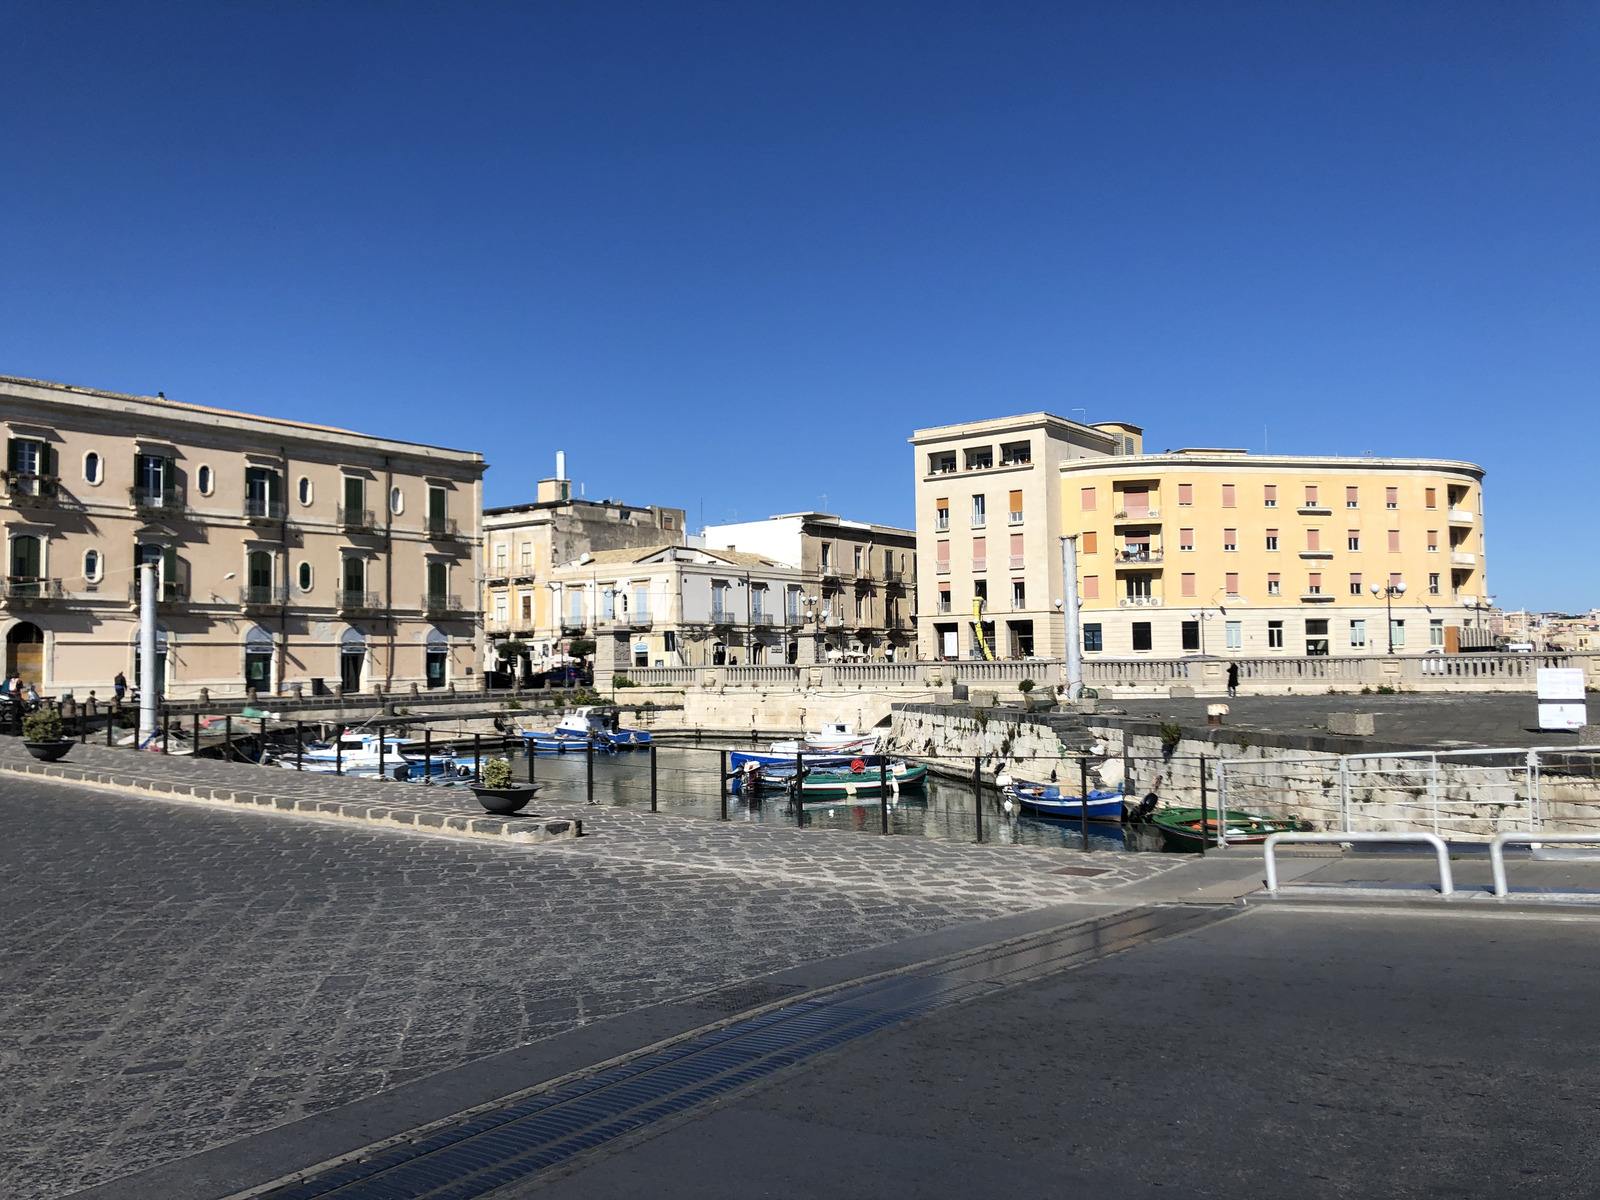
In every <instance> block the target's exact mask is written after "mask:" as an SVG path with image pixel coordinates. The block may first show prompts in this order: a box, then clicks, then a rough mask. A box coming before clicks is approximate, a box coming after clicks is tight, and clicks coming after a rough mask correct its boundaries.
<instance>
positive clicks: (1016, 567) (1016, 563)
mask: <svg viewBox="0 0 1600 1200" xmlns="http://www.w3.org/2000/svg"><path fill="white" fill-rule="evenodd" d="M1024 557H1025V556H1024V555H1021V554H1013V555H1012V556H1011V569H1012V570H1013V571H1020V570H1022V560H1023V558H1024Z"/></svg>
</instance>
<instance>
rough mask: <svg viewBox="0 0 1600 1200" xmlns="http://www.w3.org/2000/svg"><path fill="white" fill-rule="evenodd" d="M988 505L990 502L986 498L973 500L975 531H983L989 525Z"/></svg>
mask: <svg viewBox="0 0 1600 1200" xmlns="http://www.w3.org/2000/svg"><path fill="white" fill-rule="evenodd" d="M988 504H989V502H988V500H987V498H986V497H983V496H974V497H973V498H972V527H973V528H974V529H982V528H983V527H984V526H985V525H986V524H988V521H989V515H988V513H989V508H988Z"/></svg>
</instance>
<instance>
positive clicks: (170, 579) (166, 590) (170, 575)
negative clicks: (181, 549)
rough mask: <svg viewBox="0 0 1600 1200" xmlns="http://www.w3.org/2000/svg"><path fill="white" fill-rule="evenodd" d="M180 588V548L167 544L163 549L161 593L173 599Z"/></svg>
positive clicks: (166, 597) (164, 596)
mask: <svg viewBox="0 0 1600 1200" xmlns="http://www.w3.org/2000/svg"><path fill="white" fill-rule="evenodd" d="M177 590H178V548H177V547H176V546H165V547H163V548H162V550H161V595H162V597H163V598H165V599H168V600H170V599H172V597H173V596H174V595H176V594H177Z"/></svg>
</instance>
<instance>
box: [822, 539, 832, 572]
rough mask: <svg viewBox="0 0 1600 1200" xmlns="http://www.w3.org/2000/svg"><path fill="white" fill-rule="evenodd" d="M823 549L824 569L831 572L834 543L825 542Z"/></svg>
mask: <svg viewBox="0 0 1600 1200" xmlns="http://www.w3.org/2000/svg"><path fill="white" fill-rule="evenodd" d="M821 549H822V569H823V570H824V571H828V570H831V569H832V568H833V543H832V542H823V543H822V547H821Z"/></svg>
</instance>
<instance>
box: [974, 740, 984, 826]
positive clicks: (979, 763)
mask: <svg viewBox="0 0 1600 1200" xmlns="http://www.w3.org/2000/svg"><path fill="white" fill-rule="evenodd" d="M972 815H973V816H974V817H975V818H976V819H977V822H978V841H979V842H980V843H981V842H982V841H983V759H982V758H980V757H978V756H976V755H974V756H973V759H972Z"/></svg>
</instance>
